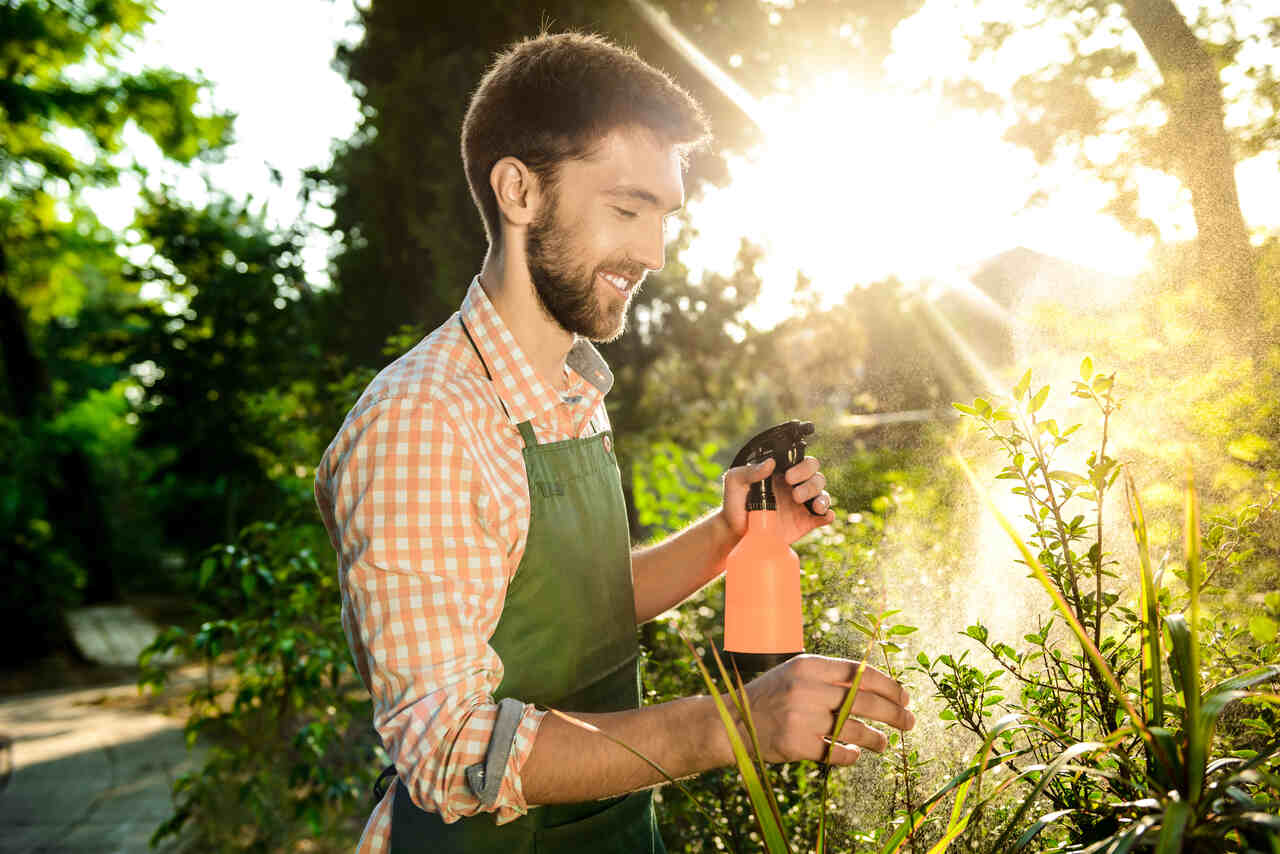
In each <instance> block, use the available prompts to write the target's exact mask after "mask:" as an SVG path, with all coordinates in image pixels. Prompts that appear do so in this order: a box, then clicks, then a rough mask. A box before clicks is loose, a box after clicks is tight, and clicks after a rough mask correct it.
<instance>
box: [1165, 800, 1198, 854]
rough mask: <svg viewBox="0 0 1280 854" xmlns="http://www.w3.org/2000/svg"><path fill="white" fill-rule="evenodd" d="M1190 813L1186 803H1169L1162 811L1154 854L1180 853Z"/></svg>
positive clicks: (1190, 809) (1188, 804)
mask: <svg viewBox="0 0 1280 854" xmlns="http://www.w3.org/2000/svg"><path fill="white" fill-rule="evenodd" d="M1192 812H1193V810H1192V807H1191V804H1190V803H1188V802H1187V801H1169V803H1168V805H1167V806H1166V807H1165V810H1164V822H1163V823H1162V825H1161V827H1160V836H1158V837H1157V838H1156V854H1179V852H1181V851H1182V837H1183V835H1184V834H1185V832H1186V828H1187V822H1188V821H1190V820H1191V816H1192Z"/></svg>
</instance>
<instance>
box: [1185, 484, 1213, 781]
mask: <svg viewBox="0 0 1280 854" xmlns="http://www.w3.org/2000/svg"><path fill="white" fill-rule="evenodd" d="M1185 504H1186V530H1185V534H1186V552H1187V587H1188V588H1189V589H1190V592H1191V609H1190V610H1191V619H1190V623H1191V624H1190V625H1189V626H1188V630H1189V635H1190V644H1189V647H1190V648H1189V649H1188V663H1187V671H1186V672H1184V673H1183V674H1182V685H1183V689H1184V690H1183V696H1184V697H1185V698H1186V701H1187V719H1186V720H1187V798H1188V800H1189V801H1190V802H1191V803H1197V802H1198V801H1199V800H1200V792H1201V791H1202V789H1203V788H1204V768H1205V764H1206V762H1207V761H1208V750H1209V745H1208V742H1207V738H1208V736H1209V730H1208V729H1207V728H1206V727H1205V726H1202V725H1201V721H1200V644H1199V643H1197V641H1196V631H1197V629H1198V628H1199V625H1200V578H1201V566H1200V499H1199V497H1197V496H1196V489H1195V482H1194V480H1193V479H1192V475H1191V471H1190V466H1188V470H1187V488H1186V502H1185ZM1215 718H1216V716H1215Z"/></svg>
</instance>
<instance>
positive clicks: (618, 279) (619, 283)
mask: <svg viewBox="0 0 1280 854" xmlns="http://www.w3.org/2000/svg"><path fill="white" fill-rule="evenodd" d="M600 278H602V279H604V280H605V281H606V282H608V283H609V284H611V285H613V286H614V287H615V288H617V289H618V290H620V291H625V290H626V289H627V288H629V287H631V282H630V281H629V280H627V279H625V278H623V277H622V276H616V275H614V274H613V273H601V274H600Z"/></svg>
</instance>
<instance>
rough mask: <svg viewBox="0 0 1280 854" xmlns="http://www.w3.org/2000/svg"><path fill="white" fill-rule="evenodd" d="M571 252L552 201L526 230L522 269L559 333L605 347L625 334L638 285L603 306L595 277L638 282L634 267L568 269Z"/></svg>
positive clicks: (620, 264) (614, 265) (553, 199)
mask: <svg viewBox="0 0 1280 854" xmlns="http://www.w3.org/2000/svg"><path fill="white" fill-rule="evenodd" d="M575 254H578V253H576V252H575V251H574V249H573V245H572V241H571V240H570V232H569V229H568V228H566V227H565V226H564V225H563V223H561V222H560V220H559V217H558V216H557V204H556V197H555V195H554V194H552V195H551V196H550V197H549V198H548V202H547V205H546V206H545V207H544V208H542V210H540V211H539V212H538V215H537V216H536V217H535V218H534V221H533V222H532V223H531V224H530V225H529V231H528V234H527V235H526V238H525V265H526V266H527V267H528V269H529V278H530V279H531V280H532V281H533V287H534V291H535V292H536V293H537V295H538V303H539V304H540V305H541V306H542V311H543V313H544V314H546V315H547V317H549V318H551V319H552V320H553V321H555V322H556V323H557V324H559V326H560V328H561V329H563V330H565V331H566V332H571V333H573V334H574V335H576V336H578V337H580V338H586V339H588V340H589V341H596V342H608V341H613V340H615V339H616V338H618V337H619V336H620V335H622V333H623V332H625V331H626V328H627V308H628V307H629V306H630V305H631V298H632V297H633V296H635V293H636V291H638V290H639V289H640V288H639V285H638V284H637V285H636V286H635V287H633V288H631V290H630V291H629V292H628V294H627V296H626V299H625V300H606V299H604V298H602V297H601V295H600V294H599V293H598V292H597V291H598V287H597V285H596V273H597V272H599V271H600V270H614V271H618V272H625V273H627V274H632V273H634V275H631V278H632V279H633V280H635V279H638V278H639V275H640V272H643V271H639V272H637V271H636V270H635V265H634V264H632V263H630V262H628V261H625V260H622V261H618V262H609V263H606V264H602V265H600V266H597V267H595V268H592V269H588V268H586V267H584V266H581V265H577V266H575V265H574V263H573V257H574V255H575Z"/></svg>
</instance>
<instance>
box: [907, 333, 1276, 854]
mask: <svg viewBox="0 0 1280 854" xmlns="http://www.w3.org/2000/svg"><path fill="white" fill-rule="evenodd" d="M1073 393H1074V394H1075V395H1076V396H1077V397H1081V398H1084V399H1086V400H1089V401H1091V402H1092V403H1093V404H1094V405H1095V407H1096V410H1097V412H1098V413H1099V415H1100V417H1101V422H1102V429H1101V437H1102V438H1101V442H1100V445H1099V447H1098V448H1097V449H1096V450H1094V451H1093V452H1092V453H1091V454H1090V455H1089V456H1088V458H1087V461H1086V470H1085V472H1083V473H1081V472H1073V471H1069V470H1066V469H1056V468H1054V458H1055V455H1057V454H1058V452H1059V451H1060V449H1062V448H1063V447H1064V446H1065V445H1067V443H1068V442H1069V441H1070V438H1069V437H1070V436H1071V435H1072V433H1074V432H1075V430H1076V429H1077V427H1078V426H1079V425H1073V426H1071V427H1067V428H1065V429H1062V428H1060V427H1059V426H1058V425H1057V424H1056V423H1055V422H1054V421H1053V420H1052V419H1048V420H1043V419H1041V418H1040V417H1038V415H1037V413H1038V412H1039V411H1040V409H1041V407H1042V406H1043V405H1044V404H1045V402H1046V400H1047V398H1048V395H1049V387H1048V386H1043V387H1041V388H1040V389H1039V390H1038V391H1036V392H1035V393H1031V391H1030V372H1028V373H1027V374H1026V375H1024V377H1023V379H1022V381H1021V382H1019V383H1018V385H1017V386H1016V387H1015V388H1014V392H1013V397H1012V399H1011V400H1009V401H1007V402H1005V403H1003V404H996V405H993V404H992V403H990V402H988V401H986V400H983V399H978V400H975V401H974V403H973V404H972V405H971V406H963V405H958V408H959V409H961V410H962V411H963V412H964V413H965V414H966V415H968V416H969V417H970V418H971V419H973V420H974V421H976V423H977V424H978V426H979V429H980V430H981V431H982V432H984V433H986V434H987V435H988V436H989V437H990V438H991V440H992V441H993V442H995V443H996V444H997V445H999V447H1000V448H1001V449H1002V450H1003V452H1004V455H1005V458H1006V459H1007V461H1008V464H1007V465H1006V466H1005V467H1004V468H1003V469H1002V470H1001V472H1000V474H998V475H997V477H998V478H1002V479H1009V480H1012V481H1014V483H1015V486H1014V487H1013V492H1014V493H1015V494H1016V495H1018V496H1021V497H1023V498H1025V500H1026V502H1027V505H1028V511H1029V512H1028V513H1027V514H1026V516H1025V518H1026V520H1027V522H1028V523H1029V524H1030V526H1031V535H1030V537H1029V538H1028V541H1027V542H1024V540H1023V539H1022V538H1021V537H1020V536H1019V535H1018V534H1017V533H1015V532H1014V529H1013V527H1012V525H1011V524H1010V523H1009V522H1008V521H1007V520H1005V519H1004V517H1003V516H1002V515H1001V514H1000V513H999V511H998V510H997V509H996V508H995V505H994V504H993V503H991V501H990V497H989V496H987V494H986V492H985V490H984V489H983V488H982V487H981V486H980V485H979V484H978V482H977V481H976V480H975V481H974V483H975V486H976V487H977V488H978V489H979V491H980V492H981V493H982V494H983V496H984V497H985V498H987V501H988V503H989V504H990V509H991V510H992V512H993V513H995V514H996V515H997V517H998V518H999V519H1000V521H1001V522H1002V524H1003V525H1004V527H1005V529H1006V531H1008V532H1009V534H1010V536H1011V537H1012V538H1013V539H1014V540H1015V542H1016V543H1017V545H1018V547H1019V549H1020V552H1021V555H1022V559H1021V561H1020V563H1023V564H1024V565H1025V566H1027V567H1028V568H1029V569H1030V570H1031V571H1032V575H1033V576H1034V577H1036V578H1037V579H1038V580H1039V581H1040V582H1041V584H1042V585H1043V586H1044V588H1045V589H1046V591H1047V592H1048V593H1049V594H1050V595H1051V597H1052V598H1053V601H1054V603H1055V605H1056V609H1057V611H1058V618H1057V619H1060V620H1061V621H1063V623H1065V625H1066V628H1067V629H1069V631H1064V630H1063V627H1062V626H1061V625H1058V624H1056V621H1055V619H1050V620H1047V621H1043V622H1042V623H1041V625H1040V627H1039V628H1038V630H1036V631H1034V632H1031V633H1029V634H1027V635H1026V636H1025V637H1024V638H1023V641H1024V643H1023V644H1020V645H1018V646H1015V645H1014V644H1010V643H1007V642H1005V641H1003V640H998V639H995V638H992V637H991V636H990V633H989V631H988V630H987V628H986V627H985V626H983V625H982V624H981V623H979V624H976V625H972V626H969V627H968V628H967V629H966V631H965V635H966V636H967V637H969V638H970V639H971V640H973V641H974V642H975V643H976V644H977V645H978V646H980V647H981V648H982V649H984V650H985V651H986V653H988V654H989V655H990V656H991V658H992V659H993V660H994V661H995V663H996V664H997V665H998V667H997V669H995V670H990V671H988V670H985V669H984V668H982V667H980V666H979V665H978V663H977V661H976V660H975V659H968V658H967V656H968V653H967V652H965V653H961V654H960V655H958V656H953V655H951V654H944V655H939V656H936V657H930V656H929V655H927V654H924V653H921V654H920V656H919V659H918V665H919V666H918V668H917V669H918V670H919V672H921V673H923V674H924V675H925V676H926V677H927V678H928V679H929V680H930V682H931V683H932V684H933V686H934V688H935V690H936V692H937V695H938V697H939V698H941V700H942V701H943V702H944V704H945V708H944V710H943V712H942V717H943V718H944V719H945V720H947V721H949V722H950V724H951V725H953V726H959V727H962V728H964V729H966V730H968V731H970V732H971V733H973V735H975V736H976V737H978V738H979V739H981V747H980V749H979V751H978V753H977V761H976V762H975V763H974V764H973V766H971V767H972V768H974V769H976V768H978V767H985V766H986V765H987V764H988V760H989V759H990V757H991V756H992V754H993V751H994V750H996V747H997V745H999V747H1000V749H1001V750H1002V758H1001V762H1002V764H1003V765H1004V769H1003V770H1004V772H1005V773H1003V774H1000V773H991V774H989V775H988V779H989V780H994V785H993V786H992V787H991V790H990V791H985V792H984V791H983V782H984V778H983V775H981V774H979V775H978V776H977V778H976V787H974V789H973V792H972V800H971V801H969V800H967V798H968V796H969V791H968V788H969V787H967V786H966V788H965V789H964V790H963V791H958V792H957V795H956V804H955V805H954V808H953V811H952V814H951V818H950V820H949V821H948V822H947V823H946V827H945V832H944V840H946V842H944V843H943V844H944V845H945V844H947V842H949V841H951V840H958V839H963V840H964V841H965V842H966V844H967V845H968V846H969V848H970V850H978V851H991V852H1006V851H1021V850H1025V849H1027V848H1028V847H1030V846H1031V845H1032V844H1033V842H1038V843H1039V844H1045V845H1049V846H1050V847H1051V848H1052V849H1053V850H1066V849H1064V848H1063V846H1068V848H1069V850H1080V851H1097V852H1102V851H1130V850H1132V851H1140V850H1156V851H1159V852H1166V851H1190V852H1211V851H1212V852H1219V851H1273V850H1275V848H1276V847H1277V846H1280V818H1277V816H1276V814H1277V812H1278V811H1280V777H1278V776H1277V774H1276V771H1277V768H1278V767H1280V757H1277V750H1278V749H1280V739H1277V727H1276V716H1275V712H1274V705H1273V704H1275V703H1280V695H1277V694H1274V693H1265V692H1257V691H1250V690H1247V689H1250V688H1251V687H1253V686H1257V685H1260V684H1265V683H1268V682H1270V683H1276V682H1277V680H1280V665H1277V664H1276V653H1277V646H1276V644H1275V637H1276V632H1275V630H1274V629H1275V627H1276V625H1277V624H1276V622H1275V619H1276V614H1275V609H1276V608H1277V606H1280V591H1271V592H1268V593H1266V595H1264V596H1261V597H1260V598H1261V600H1262V601H1261V602H1260V604H1262V605H1263V606H1264V608H1263V609H1260V611H1261V612H1260V613H1257V614H1255V615H1254V616H1253V617H1252V618H1251V619H1250V620H1249V621H1248V624H1247V628H1242V627H1240V626H1236V625H1235V624H1234V622H1233V621H1232V620H1230V619H1229V617H1228V614H1227V613H1225V612H1224V613H1222V614H1220V615H1218V617H1216V618H1214V617H1210V616H1207V615H1205V614H1204V613H1203V605H1202V603H1203V602H1205V601H1212V600H1213V598H1214V597H1215V596H1217V595H1218V594H1219V593H1220V592H1221V591H1220V589H1219V588H1215V587H1213V586H1211V585H1210V586H1207V585H1206V581H1212V580H1214V578H1213V575H1216V574H1218V573H1228V574H1229V573H1231V572H1235V571H1239V570H1241V569H1242V565H1243V564H1244V563H1245V562H1247V560H1248V558H1249V550H1248V548H1247V547H1246V546H1247V544H1248V543H1249V542H1250V541H1251V539H1252V533H1251V532H1252V531H1253V530H1254V528H1255V526H1256V525H1257V524H1258V522H1259V521H1260V520H1263V519H1264V518H1266V516H1267V514H1269V513H1271V512H1273V511H1272V508H1273V507H1274V504H1275V497H1274V496H1272V498H1271V499H1270V500H1269V501H1267V502H1266V503H1265V504H1264V505H1254V506H1252V507H1251V508H1246V509H1245V510H1244V511H1242V512H1240V513H1238V514H1236V515H1235V517H1233V518H1224V519H1220V520H1218V522H1217V523H1216V524H1215V525H1214V526H1213V527H1212V528H1211V533H1210V536H1209V537H1208V538H1207V543H1208V548H1207V549H1206V548H1205V540H1204V539H1202V536H1201V531H1200V522H1199V505H1198V501H1197V498H1196V494H1195V492H1194V489H1193V488H1192V486H1191V485H1190V483H1188V486H1187V488H1186V490H1185V502H1186V523H1185V536H1186V556H1185V570H1184V571H1183V572H1181V573H1177V572H1175V573H1174V574H1175V575H1177V576H1178V578H1179V579H1180V580H1181V582H1182V584H1181V585H1179V586H1177V587H1175V585H1174V584H1173V583H1168V584H1162V578H1161V576H1162V575H1163V573H1161V574H1157V573H1156V572H1155V571H1154V570H1153V568H1152V562H1151V559H1150V549H1149V535H1148V530H1147V524H1146V520H1145V517H1144V513H1143V509H1142V505H1141V502H1140V501H1139V498H1138V494H1137V490H1136V488H1135V486H1134V484H1133V481H1132V478H1131V477H1126V484H1125V497H1126V501H1127V505H1128V510H1129V516H1130V521H1131V526H1132V530H1133V533H1134V537H1135V540H1136V543H1137V548H1138V551H1137V561H1138V566H1137V568H1136V569H1134V570H1131V571H1129V572H1127V573H1118V572H1116V571H1115V570H1113V568H1112V567H1116V566H1118V565H1119V562H1118V561H1117V560H1114V559H1113V558H1112V557H1111V553H1110V552H1108V551H1104V548H1103V543H1102V539H1101V532H1102V530H1103V501H1104V496H1105V494H1106V492H1107V491H1108V490H1109V489H1110V488H1111V487H1112V485H1113V484H1114V483H1115V481H1116V479H1117V478H1118V476H1119V475H1120V473H1121V471H1122V467H1121V465H1120V464H1119V463H1118V462H1117V461H1116V460H1114V459H1113V458H1111V457H1109V456H1108V455H1107V453H1106V450H1107V448H1106V444H1107V433H1108V426H1109V418H1110V416H1111V414H1112V413H1113V412H1114V411H1115V409H1116V400H1115V398H1114V396H1113V395H1114V375H1110V376H1104V375H1102V374H1095V373H1094V372H1093V369H1092V364H1091V362H1090V360H1089V359H1086V360H1085V361H1084V363H1083V364H1082V366H1081V379H1080V381H1078V382H1076V383H1075V387H1074V392H1073ZM971 477H972V476H971ZM1080 509H1083V510H1084V512H1077V511H1079V510H1080ZM1086 514H1088V517H1086ZM1203 555H1211V556H1212V560H1211V562H1210V563H1211V564H1212V566H1213V567H1214V568H1213V569H1211V570H1210V572H1208V573H1207V572H1206V569H1205V568H1206V561H1205V559H1204V558H1203V557H1202V556H1203ZM1219 580H1221V576H1219ZM1126 582H1127V583H1128V584H1129V585H1134V584H1136V586H1137V588H1138V603H1137V608H1136V609H1135V608H1129V607H1127V606H1126V605H1124V604H1123V603H1122V599H1121V596H1122V594H1123V593H1124V592H1125V587H1126ZM1219 598H1221V597H1219ZM1206 674H1216V675H1218V676H1221V677H1222V678H1221V679H1220V681H1218V682H1217V683H1216V684H1213V685H1212V687H1210V688H1208V689H1207V690H1205V689H1204V685H1205V676H1206ZM1166 686H1168V690H1166ZM1015 692H1016V693H1015ZM999 713H1005V714H1004V715H1003V716H1001V717H1000V718H999V719H998V720H993V719H994V718H996V716H997V714H999ZM1020 783H1021V784H1026V785H1027V786H1028V787H1029V790H1028V791H1027V792H1025V794H1024V795H1023V796H1021V797H1020V798H1013V799H1010V798H1011V791H1012V788H1013V787H1014V786H1015V785H1016V784H1020ZM1001 805H1003V807H1004V809H1005V811H1006V813H1007V815H1001V816H1000V817H999V819H998V820H994V821H988V822H985V823H984V816H988V817H989V811H990V810H991V809H992V808H994V807H997V806H1001ZM1042 805H1043V806H1042ZM966 806H967V808H966ZM1044 807H1048V808H1049V810H1048V812H1046V813H1044V814H1043V815H1040V817H1039V818H1037V819H1035V820H1034V821H1032V820H1031V817H1032V816H1033V815H1035V814H1036V813H1038V812H1040V811H1041V810H1043V809H1044ZM921 815H922V817H923V813H922V814H921ZM1039 837H1044V838H1043V839H1039Z"/></svg>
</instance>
